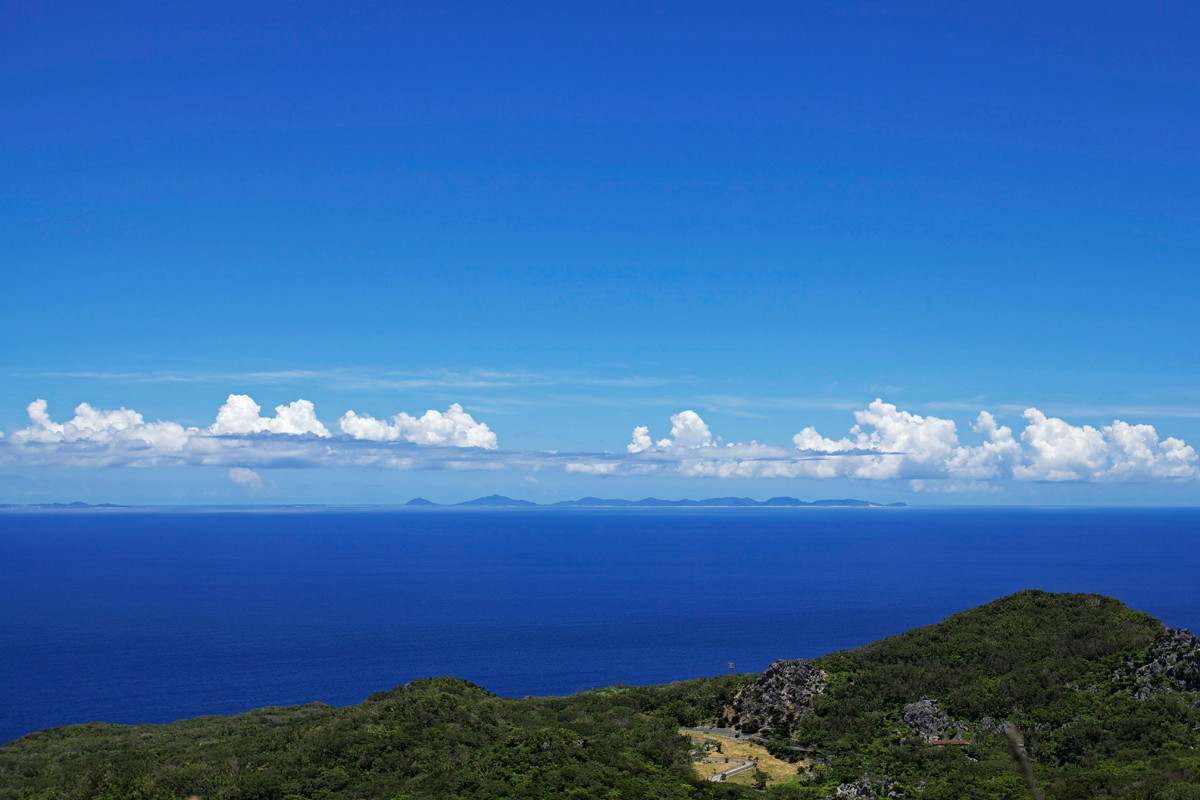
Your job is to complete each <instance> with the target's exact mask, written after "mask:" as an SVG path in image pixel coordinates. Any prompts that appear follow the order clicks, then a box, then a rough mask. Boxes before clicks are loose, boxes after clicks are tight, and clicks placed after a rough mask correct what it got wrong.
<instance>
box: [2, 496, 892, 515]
mask: <svg viewBox="0 0 1200 800" xmlns="http://www.w3.org/2000/svg"><path fill="white" fill-rule="evenodd" d="M212 507H213V508H222V509H230V510H236V509H238V508H248V507H249V506H212ZM253 507H254V508H280V509H296V508H348V507H350V508H352V507H353V506H343V505H339V504H334V503H331V504H328V505H326V504H321V503H305V504H299V505H298V504H295V503H289V504H285V505H278V506H271V505H256V506H253ZM372 507H373V508H379V507H384V508H386V507H388V506H386V505H384V506H372ZM396 507H397V508H400V507H403V508H907V507H908V504H907V503H887V504H886V505H885V504H883V503H872V502H870V501H867V500H854V499H850V498H847V499H843V500H813V501H812V502H806V501H804V500H797V499H796V498H795V497H772V498H771V499H769V500H753V499H751V498H749V497H710V498H708V499H707V500H659V499H658V498H657V497H646V498H643V499H641V500H623V499H620V498H604V497H582V498H580V499H578V500H560V501H559V502H557V503H535V502H533V501H532V500H517V499H515V498H512V497H505V496H504V495H502V494H490V495H488V496H487V497H476V498H475V499H474V500H465V501H463V502H461V503H435V502H433V501H432V500H426V499H425V498H424V497H416V498H413V499H412V500H409V501H408V502H407V503H404V504H403V506H396ZM94 508H129V509H133V508H154V506H124V505H116V504H114V503H99V504H92V503H81V502H78V501H76V502H74V503H0V509H18V510H20V509H33V510H41V509H46V510H67V511H81V510H88V509H94ZM179 508H184V506H179Z"/></svg>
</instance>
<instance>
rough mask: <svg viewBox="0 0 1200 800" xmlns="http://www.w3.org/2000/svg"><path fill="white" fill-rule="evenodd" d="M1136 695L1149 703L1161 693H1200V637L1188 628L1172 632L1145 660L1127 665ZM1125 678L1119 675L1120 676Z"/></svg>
mask: <svg viewBox="0 0 1200 800" xmlns="http://www.w3.org/2000/svg"><path fill="white" fill-rule="evenodd" d="M1125 667H1126V674H1127V675H1129V676H1131V677H1132V678H1133V683H1134V687H1133V691H1134V694H1135V695H1136V697H1137V698H1138V699H1139V700H1145V699H1147V698H1149V697H1151V696H1153V695H1154V693H1155V692H1157V691H1165V692H1197V691H1200V637H1198V636H1195V635H1193V634H1192V632H1191V631H1189V630H1187V629H1186V628H1180V629H1173V628H1168V629H1167V632H1166V633H1165V634H1163V636H1161V637H1160V638H1159V639H1158V640H1157V641H1156V642H1154V644H1152V645H1150V647H1149V649H1148V650H1147V651H1146V654H1145V656H1144V657H1143V658H1140V659H1137V660H1132V659H1131V660H1129V661H1127V662H1125ZM1115 677H1118V678H1119V677H1121V673H1119V672H1118V674H1117V676H1115Z"/></svg>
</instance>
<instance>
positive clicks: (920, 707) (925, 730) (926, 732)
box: [902, 697, 950, 739]
mask: <svg viewBox="0 0 1200 800" xmlns="http://www.w3.org/2000/svg"><path fill="white" fill-rule="evenodd" d="M902 719H903V720H904V724H905V725H907V726H908V727H910V728H912V729H913V730H914V731H916V732H917V733H919V734H921V735H922V736H924V737H925V738H926V739H934V738H937V737H939V736H941V735H942V734H943V733H945V732H946V729H947V728H948V727H949V726H950V720H949V719H948V718H947V717H946V715H945V714H943V713H942V712H941V711H940V710H939V709H938V707H937V703H935V702H933V701H932V700H930V699H929V698H928V697H922V698H921V699H920V700H918V701H917V702H915V703H909V704H908V705H906V706H905V707H904V716H903V717H902Z"/></svg>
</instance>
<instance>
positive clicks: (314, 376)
mask: <svg viewBox="0 0 1200 800" xmlns="http://www.w3.org/2000/svg"><path fill="white" fill-rule="evenodd" d="M396 6H397V4H383V3H378V4H376V3H362V4H355V5H353V6H352V7H351V6H348V5H347V4H340V3H286V4H284V3H278V4H272V3H257V4H244V3H239V4H234V3H211V2H210V3H204V4H171V5H170V6H169V7H168V6H167V5H164V4H155V3H144V4H138V3H123V2H114V3H106V4H82V3H54V2H48V3H38V4H16V5H14V6H13V7H11V8H9V9H7V10H6V11H5V12H4V22H3V24H2V25H0V52H2V53H3V55H0V66H2V71H0V92H2V97H0V100H2V102H3V106H4V108H5V109H7V113H6V124H5V125H4V126H2V127H0V141H2V144H3V147H2V148H0V164H2V168H3V174H4V175H5V180H4V181H3V189H2V191H0V237H2V238H0V242H2V243H3V244H2V250H0V258H3V264H4V276H5V282H4V283H5V288H6V290H7V296H8V297H7V302H6V303H5V308H4V312H3V314H2V315H0V335H2V337H3V339H2V340H3V341H4V342H5V346H4V347H3V348H2V351H0V431H2V432H3V433H4V438H2V439H0V502H47V501H69V500H75V499H82V500H87V501H92V502H104V501H112V502H145V503H160V502H162V503H209V502H211V503H227V502H231V503H243V502H264V503H270V502H298V501H304V502H335V503H337V502H404V501H406V500H408V499H410V498H411V497H413V496H417V495H423V496H426V497H430V498H432V499H435V500H442V501H456V500H462V499H467V498H469V497H473V496H476V495H479V494H488V493H491V492H493V491H495V492H502V493H506V494H512V495H515V496H521V497H528V498H530V499H536V500H543V501H545V500H557V499H563V498H570V497H578V496H583V495H588V494H594V495H601V496H625V497H642V496H646V495H651V494H653V495H657V496H662V497H705V496H716V495H731V494H732V495H748V496H754V497H769V496H771V495H776V494H790V495H794V496H797V497H802V498H806V499H813V498H817V497H833V496H844V495H852V496H858V497H864V498H866V499H872V500H880V501H887V502H891V501H894V500H903V501H907V502H914V503H1014V502H1016V503H1049V504H1094V503H1122V504H1126V503H1131V504H1149V503H1166V504H1195V503H1196V502H1197V499H1198V492H1197V490H1198V489H1200V460H1197V458H1196V452H1195V450H1194V449H1192V448H1193V446H1200V444H1198V443H1200V385H1198V383H1197V379H1196V376H1197V375H1198V374H1200V357H1198V355H1197V346H1196V343H1197V342H1200V321H1198V315H1197V313H1196V312H1197V310H1198V308H1200V279H1198V278H1197V276H1196V267H1197V265H1198V264H1200V259H1198V258H1197V256H1198V254H1200V246H1198V241H1197V234H1196V232H1197V230H1200V226H1198V223H1200V219H1198V217H1200V197H1198V194H1200V192H1198V188H1200V136H1197V135H1196V131H1197V130H1198V128H1200V125H1198V123H1200V56H1198V55H1197V51H1196V48H1195V46H1194V42H1195V41H1196V40H1197V37H1198V36H1200V12H1197V11H1195V10H1194V9H1193V8H1190V7H1187V6H1185V5H1183V4H1169V3H1163V4H1157V5H1146V6H1130V5H1128V4H1120V5H1118V4H1096V3H1089V4H1086V5H1085V4H1067V3H1058V4H1049V5H1047V4H1032V3H1027V4H1021V3H1018V4H1013V3H1007V4H988V3H983V4H970V7H969V8H961V7H958V4H933V3H919V4H917V3H912V4H909V3H894V4H882V3H848V4H844V3H837V4H833V3H830V4H797V3H779V4H773V3H749V4H737V5H736V7H735V6H734V5H733V4H709V5H696V4H691V3H688V4H682V3H680V4H675V3H669V2H663V3H637V4H632V3H631V4H620V3H604V4H593V3H571V4H558V5H548V4H547V5H542V4H522V3H513V4H483V5H482V7H477V6H472V5H467V4H463V5H455V4H446V3H439V4H436V5H435V4H424V5H421V4H417V5H415V6H413V7H396ZM243 396H244V397H249V398H251V399H252V401H251V402H247V401H245V400H243V399H242V397H243ZM38 400H44V401H45V406H44V409H45V410H44V412H43V411H42V410H41V409H42V406H41V405H35V407H34V408H33V410H32V411H31V409H30V406H31V404H34V403H35V401H38ZM299 401H304V402H303V403H299ZM293 403H298V404H297V405H292V404H293ZM80 404H87V405H86V407H85V408H84V409H83V411H82V413H81V412H78V411H77V407H79V406H80ZM254 405H257V406H259V408H260V410H259V411H257V412H256V411H254V410H253V408H252V406H254ZM277 407H282V408H283V409H284V411H283V412H282V413H277V412H276V410H275V409H276V408H277ZM122 409H124V411H122ZM456 409H459V410H456ZM1029 409H1032V411H1029ZM430 411H433V412H436V413H434V414H429V413H428V412H430ZM348 412H353V415H352V416H351V415H349V414H348ZM686 412H690V414H688V413H686ZM983 412H986V414H988V415H990V416H988V417H987V418H986V419H985V418H981V417H980V414H981V413H983ZM219 413H222V414H224V416H223V417H221V418H220V419H219ZM136 415H140V416H136ZM221 419H223V420H224V422H223V423H222V422H221V421H220V420H221ZM673 419H674V422H673ZM988 420H991V421H990V422H989V421H988ZM642 426H644V427H646V428H647V429H648V430H647V431H646V432H645V434H644V435H642V436H640V437H639V435H638V434H637V432H636V431H637V429H639V428H640V427H642ZM855 426H857V429H855V430H852V429H854V428H855ZM673 427H674V428H675V429H676V430H675V434H672V428H673ZM1151 429H1152V430H1151ZM1005 430H1007V431H1008V433H1007V434H1006V433H1005ZM805 431H809V432H808V433H805ZM706 437H707V438H706Z"/></svg>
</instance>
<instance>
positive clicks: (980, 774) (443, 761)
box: [0, 591, 1200, 800]
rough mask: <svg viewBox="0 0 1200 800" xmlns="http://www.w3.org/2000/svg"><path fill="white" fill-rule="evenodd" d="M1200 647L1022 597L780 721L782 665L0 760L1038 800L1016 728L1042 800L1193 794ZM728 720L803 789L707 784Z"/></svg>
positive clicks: (162, 793) (1, 751) (481, 790)
mask: <svg viewBox="0 0 1200 800" xmlns="http://www.w3.org/2000/svg"><path fill="white" fill-rule="evenodd" d="M1195 644H1196V640H1195V639H1194V638H1192V637H1189V636H1187V635H1185V634H1182V633H1177V632H1168V631H1167V630H1166V629H1165V628H1164V626H1163V625H1162V624H1161V623H1160V622H1158V621H1157V620H1155V619H1153V618H1152V617H1149V616H1148V615H1146V614H1142V613H1140V612H1137V611H1132V610H1130V609H1128V608H1126V607H1125V606H1123V605H1122V604H1121V603H1119V602H1117V601H1116V600H1112V599H1111V598H1106V597H1101V596H1098V595H1052V594H1046V593H1044V592H1033V591H1030V592H1022V593H1019V594H1016V595H1013V596H1010V597H1007V598H1004V599H1002V600H997V601H995V602H993V603H989V604H988V605H985V606H982V607H979V608H976V609H972V610H970V611H965V612H963V613H960V614H956V615H954V616H952V617H950V618H948V619H947V620H945V621H943V622H941V623H938V624H937V625H932V626H929V627H927V628H921V629H918V630H914V631H910V632H909V633H906V634H902V635H900V636H894V637H890V638H888V639H885V640H883V641H880V642H875V643H873V644H870V645H867V646H865V647H861V648H858V649H856V650H852V651H845V652H839V653H833V654H830V655H828V656H825V657H823V658H820V659H816V660H815V661H813V662H810V663H808V664H807V665H805V666H803V667H802V668H801V670H800V671H802V672H806V674H809V676H810V678H811V677H812V676H813V675H817V674H818V673H819V674H820V675H821V679H820V680H819V681H815V682H812V681H810V683H811V684H812V685H813V686H820V687H822V688H821V690H820V691H818V692H816V693H815V694H813V695H812V696H811V697H806V698H804V699H803V700H802V702H800V703H798V704H797V705H796V706H795V707H789V708H786V709H783V708H779V709H775V710H774V711H772V710H771V709H770V708H769V705H770V703H772V702H778V701H776V700H772V699H771V698H773V697H775V695H774V694H772V692H773V691H775V690H774V689H771V688H770V687H769V686H767V679H768V677H769V676H770V675H772V674H774V673H776V672H778V670H776V668H775V666H774V665H773V667H772V670H768V673H764V676H763V677H762V678H758V676H754V675H733V676H722V677H719V678H704V679H698V680H693V681H685V682H681V683H673V684H664V685H659V686H646V687H624V686H617V687H612V688H610V689H604V690H597V691H591V692H583V693H580V694H577V695H573V696H570V697H558V698H528V699H524V700H509V699H503V698H499V697H496V696H494V695H492V694H490V693H488V692H487V691H485V690H483V689H480V688H478V687H476V686H473V685H472V684H470V683H467V682H464V681H459V680H454V679H450V678H434V679H430V680H423V681H414V682H413V683H410V684H408V685H407V686H403V687H398V688H396V689H393V690H391V691H387V692H381V693H379V694H375V695H372V696H371V697H370V698H368V699H367V700H366V701H364V702H363V703H361V704H358V705H355V706H348V707H346V708H340V709H339V708H333V707H330V706H325V705H320V704H312V705H306V706H296V707H289V708H268V709H260V710H258V711H254V712H250V713H248V714H240V715H235V716H229V717H203V718H199V719H194V720H186V721H183V722H177V723H174V724H171V725H139V726H118V725H104V724H91V725H81V726H71V727H64V728H56V729H51V730H47V731H41V732H39V733H35V734H32V735H30V736H26V737H24V738H22V739H19V740H17V741H16V742H12V743H10V744H8V745H5V746H4V747H0V800H8V798H80V799H82V798H123V799H124V798H142V799H148V798H188V797H191V796H198V797H201V798H205V800H211V799H213V798H272V799H274V800H297V798H314V799H315V798H383V799H385V800H392V799H394V798H559V797H565V798H643V797H645V798H718V797H764V796H766V797H774V798H814V799H815V798H820V797H834V796H836V795H837V793H838V791H839V788H840V791H841V792H842V796H843V797H875V796H878V797H884V796H891V797H897V796H903V797H911V798H916V797H924V798H951V797H953V798H976V797H978V798H1009V797H1011V798H1027V797H1029V796H1030V794H1029V789H1028V787H1027V786H1026V783H1025V781H1024V779H1023V778H1022V777H1021V774H1020V772H1019V771H1018V770H1017V769H1016V768H1015V766H1014V764H1013V760H1012V758H1011V756H1010V753H1009V750H1008V747H1007V744H1006V741H1007V740H1006V738H1005V736H1004V735H1003V734H1002V733H1000V732H999V726H1000V725H1001V724H1002V723H1003V722H1005V721H1007V722H1011V723H1014V724H1015V725H1017V726H1018V727H1019V729H1020V730H1021V731H1022V732H1023V733H1024V735H1025V738H1026V741H1027V746H1028V751H1029V754H1030V756H1031V757H1032V759H1033V764H1034V769H1035V771H1036V774H1037V777H1038V780H1039V782H1040V784H1041V787H1042V788H1043V789H1044V791H1045V794H1046V797H1048V798H1056V799H1057V798H1084V797H1087V798H1092V797H1101V798H1103V797H1145V798H1151V797H1154V798H1160V797H1161V798H1200V755H1198V753H1200V751H1197V749H1196V748H1197V746H1198V745H1200V708H1198V702H1200V693H1197V692H1196V691H1195V690H1196V689H1197V688H1200V674H1198V672H1197V671H1198V670H1200V667H1197V665H1196V658H1197V654H1198V653H1200V650H1197V649H1196V648H1195ZM1189 659H1190V660H1189ZM785 672H786V671H785ZM779 674H784V672H780V673H779ZM787 674H791V673H787ZM756 678H758V680H756ZM922 700H926V701H927V702H921V701H922ZM906 709H908V711H906ZM914 709H916V710H914ZM918 712H920V713H921V714H923V715H924V716H923V717H921V719H924V720H925V721H926V722H925V723H921V724H927V727H928V728H929V731H934V733H930V732H928V731H927V732H926V733H925V734H922V733H921V732H919V731H917V730H915V729H914V728H913V727H912V726H911V725H910V724H909V723H906V722H905V716H906V714H908V715H909V717H910V721H911V720H912V719H916V718H917V717H916V716H914V715H916V714H917V713H918ZM734 717H736V718H738V719H739V721H740V724H741V727H742V728H743V730H744V731H746V732H747V733H751V732H754V733H758V734H760V735H763V736H764V737H765V738H766V744H767V745H768V747H769V748H770V749H771V750H772V752H775V753H778V754H782V755H785V756H787V757H788V759H789V760H793V761H795V762H796V768H797V775H796V777H795V779H794V780H793V782H792V783H790V784H786V785H780V786H772V787H771V788H770V789H768V790H767V791H766V793H765V795H764V793H763V792H761V791H758V790H756V789H754V788H752V787H750V786H735V785H732V784H729V783H712V782H706V781H700V780H699V779H698V778H697V777H696V776H695V774H694V773H693V771H692V767H691V764H692V760H691V759H692V756H690V755H689V748H690V747H691V744H690V742H689V739H688V738H687V737H685V736H681V735H680V734H679V733H678V732H677V731H678V728H679V727H680V726H685V725H697V724H704V723H715V722H717V721H718V720H722V719H723V720H729V719H731V718H734ZM913 724H917V723H913ZM938 728H944V730H938ZM946 739H953V740H956V741H958V742H967V744H962V743H958V744H938V743H937V742H938V741H943V740H946ZM797 747H800V748H805V750H804V751H803V752H801V751H799V750H797V749H795V748H797ZM801 756H804V757H803V758H801Z"/></svg>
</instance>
